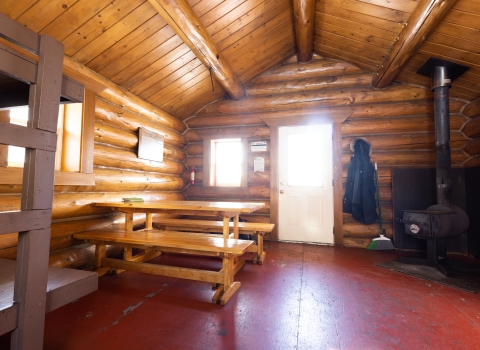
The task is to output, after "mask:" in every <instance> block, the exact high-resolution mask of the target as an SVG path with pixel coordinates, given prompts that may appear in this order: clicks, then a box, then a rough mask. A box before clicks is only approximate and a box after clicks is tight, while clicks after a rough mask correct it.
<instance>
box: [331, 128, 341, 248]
mask: <svg viewBox="0 0 480 350" xmlns="http://www.w3.org/2000/svg"><path fill="white" fill-rule="evenodd" d="M333 230H334V237H333V243H334V245H336V246H343V188H342V123H334V124H333Z"/></svg>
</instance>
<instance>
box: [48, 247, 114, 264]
mask: <svg viewBox="0 0 480 350" xmlns="http://www.w3.org/2000/svg"><path fill="white" fill-rule="evenodd" d="M122 254H123V248H122V247H116V246H107V256H108V257H116V258H119V257H121V256H122ZM94 257H95V246H94V245H91V244H82V245H78V246H75V247H72V248H67V249H62V250H58V251H56V252H52V253H51V254H50V258H49V265H50V266H56V267H63V268H69V269H81V268H86V267H87V268H88V267H90V268H93V267H94V266H95V264H94Z"/></svg>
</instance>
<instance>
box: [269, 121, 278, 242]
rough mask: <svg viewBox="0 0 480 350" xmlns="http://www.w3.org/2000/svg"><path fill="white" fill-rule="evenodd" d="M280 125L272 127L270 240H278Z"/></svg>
mask: <svg viewBox="0 0 480 350" xmlns="http://www.w3.org/2000/svg"><path fill="white" fill-rule="evenodd" d="M278 171H279V169H278V126H271V127H270V223H272V224H275V228H274V229H273V231H272V232H271V233H270V240H272V241H278Z"/></svg>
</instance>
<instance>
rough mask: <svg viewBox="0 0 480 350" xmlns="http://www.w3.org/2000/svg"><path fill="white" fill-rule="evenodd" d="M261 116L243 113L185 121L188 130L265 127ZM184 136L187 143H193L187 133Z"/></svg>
mask: <svg viewBox="0 0 480 350" xmlns="http://www.w3.org/2000/svg"><path fill="white" fill-rule="evenodd" d="M261 116H263V115H262V114H260V113H256V114H253V113H245V114H242V115H237V114H233V115H205V116H194V117H193V118H190V119H188V120H186V121H185V122H186V123H187V125H188V127H189V128H204V127H210V126H242V125H265V123H264V122H263V120H262V119H261V118H260V117H261ZM185 136H186V137H187V139H188V140H189V141H194V140H192V139H190V137H189V132H186V133H185Z"/></svg>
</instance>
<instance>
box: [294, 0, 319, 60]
mask: <svg viewBox="0 0 480 350" xmlns="http://www.w3.org/2000/svg"><path fill="white" fill-rule="evenodd" d="M293 14H294V19H295V38H296V42H297V60H298V62H310V61H311V60H312V56H313V28H314V24H315V0H294V1H293Z"/></svg>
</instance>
